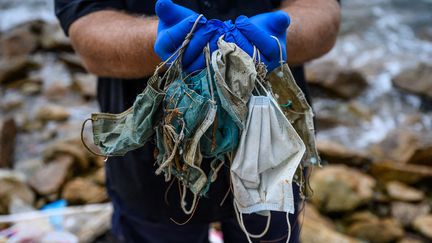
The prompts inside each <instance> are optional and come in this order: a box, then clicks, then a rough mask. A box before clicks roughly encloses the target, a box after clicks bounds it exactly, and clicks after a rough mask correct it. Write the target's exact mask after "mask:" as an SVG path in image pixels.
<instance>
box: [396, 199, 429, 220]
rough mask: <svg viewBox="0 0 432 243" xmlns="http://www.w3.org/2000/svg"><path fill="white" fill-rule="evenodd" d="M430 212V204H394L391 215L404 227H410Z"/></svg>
mask: <svg viewBox="0 0 432 243" xmlns="http://www.w3.org/2000/svg"><path fill="white" fill-rule="evenodd" d="M429 212H430V206H429V204H428V203H416V204H413V203H405V202H392V204H391V215H392V216H393V218H395V219H396V220H397V221H399V223H401V224H402V225H403V226H409V225H411V223H412V222H413V221H414V219H416V218H417V217H419V216H423V215H426V214H428V213H429Z"/></svg>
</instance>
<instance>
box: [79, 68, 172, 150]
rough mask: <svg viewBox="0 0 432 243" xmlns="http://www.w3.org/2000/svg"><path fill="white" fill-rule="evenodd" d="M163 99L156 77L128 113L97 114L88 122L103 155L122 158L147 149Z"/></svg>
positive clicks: (95, 142)
mask: <svg viewBox="0 0 432 243" xmlns="http://www.w3.org/2000/svg"><path fill="white" fill-rule="evenodd" d="M163 97H164V92H162V91H161V90H160V89H159V87H158V77H157V76H153V77H152V78H150V79H149V81H148V84H147V87H146V88H145V89H144V91H143V92H142V93H141V94H139V95H138V96H137V97H136V99H135V102H134V104H133V106H132V107H130V108H129V109H128V110H126V111H125V112H123V113H120V114H111V113H93V114H92V115H91V118H90V119H88V120H90V121H91V122H92V129H93V142H94V144H95V145H96V146H97V147H98V148H99V149H100V151H101V152H102V155H104V156H121V155H124V154H125V153H127V152H129V151H131V150H134V149H136V148H139V147H141V146H143V145H144V144H145V143H146V142H147V141H148V140H149V139H150V138H151V136H152V135H153V133H154V126H155V125H156V123H157V121H158V120H159V119H160V116H159V114H158V111H159V110H160V105H161V102H162V99H163ZM88 120H86V121H88ZM83 126H84V124H83Z"/></svg>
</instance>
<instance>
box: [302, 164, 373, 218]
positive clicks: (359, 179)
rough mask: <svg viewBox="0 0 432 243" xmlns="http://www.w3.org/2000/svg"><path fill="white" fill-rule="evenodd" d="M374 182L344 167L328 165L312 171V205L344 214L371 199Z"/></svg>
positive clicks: (364, 175)
mask: <svg viewBox="0 0 432 243" xmlns="http://www.w3.org/2000/svg"><path fill="white" fill-rule="evenodd" d="M375 184H376V182H375V180H374V179H373V178H372V177H371V176H369V175H367V174H364V173H362V172H360V171H358V170H355V169H352V168H349V167H347V166H345V165H328V166H326V167H324V168H322V169H317V170H314V173H312V176H311V179H310V185H311V187H312V189H313V190H314V193H313V196H312V203H313V204H314V205H316V206H317V207H318V208H320V209H321V210H323V211H326V212H344V211H350V210H353V209H355V208H357V207H358V206H360V205H363V204H365V203H367V202H368V201H369V200H371V199H372V196H373V189H374V187H375Z"/></svg>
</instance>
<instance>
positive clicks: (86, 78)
mask: <svg viewBox="0 0 432 243" xmlns="http://www.w3.org/2000/svg"><path fill="white" fill-rule="evenodd" d="M72 80H73V82H74V84H75V85H76V86H77V88H78V91H79V92H80V93H81V96H82V97H83V98H84V99H87V100H90V99H94V98H95V97H96V86H97V77H96V76H95V75H93V74H86V73H76V74H74V75H73V77H72Z"/></svg>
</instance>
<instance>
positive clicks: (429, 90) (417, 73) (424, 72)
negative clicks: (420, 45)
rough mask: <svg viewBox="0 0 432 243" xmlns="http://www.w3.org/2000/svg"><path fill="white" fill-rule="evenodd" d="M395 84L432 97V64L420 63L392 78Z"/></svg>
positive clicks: (409, 90) (405, 89) (406, 89)
mask: <svg viewBox="0 0 432 243" xmlns="http://www.w3.org/2000/svg"><path fill="white" fill-rule="evenodd" d="M392 82H393V85H394V86H396V87H398V88H400V89H402V90H404V91H408V92H411V93H414V94H419V95H423V96H427V97H429V98H432V65H430V64H427V63H420V64H419V65H417V66H416V67H414V68H411V69H408V70H404V71H402V72H401V73H400V74H399V75H397V76H396V77H394V78H393V79H392Z"/></svg>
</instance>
